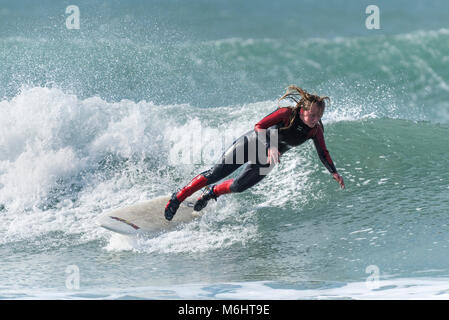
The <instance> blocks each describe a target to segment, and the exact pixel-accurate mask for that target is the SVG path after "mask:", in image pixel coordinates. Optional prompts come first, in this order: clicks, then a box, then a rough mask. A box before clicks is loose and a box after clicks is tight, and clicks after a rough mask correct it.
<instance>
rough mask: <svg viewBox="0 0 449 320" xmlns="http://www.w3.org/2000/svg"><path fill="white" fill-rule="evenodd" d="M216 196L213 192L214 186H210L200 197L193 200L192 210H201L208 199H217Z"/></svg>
mask: <svg viewBox="0 0 449 320" xmlns="http://www.w3.org/2000/svg"><path fill="white" fill-rule="evenodd" d="M217 198H218V196H217V195H216V194H215V193H214V187H213V186H212V187H211V188H209V189H208V190H206V191H205V192H204V193H203V194H202V195H201V197H200V198H199V199H198V200H197V201H196V202H195V205H194V206H193V210H195V211H201V210H203V209H204V208H205V207H206V206H207V203H208V202H209V200H210V199H214V200H215V201H217Z"/></svg>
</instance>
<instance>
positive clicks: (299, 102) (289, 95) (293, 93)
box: [279, 85, 330, 130]
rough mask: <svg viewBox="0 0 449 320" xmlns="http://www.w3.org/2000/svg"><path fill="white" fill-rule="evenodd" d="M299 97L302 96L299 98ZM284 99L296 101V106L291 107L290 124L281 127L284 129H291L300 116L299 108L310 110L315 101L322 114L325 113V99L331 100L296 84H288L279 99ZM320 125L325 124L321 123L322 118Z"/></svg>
mask: <svg viewBox="0 0 449 320" xmlns="http://www.w3.org/2000/svg"><path fill="white" fill-rule="evenodd" d="M299 97H301V98H300V99H298V98H299ZM284 99H290V100H292V101H294V102H295V104H296V106H295V107H294V108H292V107H290V108H292V109H293V113H292V117H291V118H290V123H289V125H288V126H287V127H285V128H281V129H284V130H285V129H289V128H290V127H291V126H292V124H293V121H294V120H295V117H297V116H298V114H299V110H301V108H303V109H304V110H306V111H308V110H310V107H311V106H312V104H314V103H315V104H316V105H317V106H318V108H320V110H321V114H323V113H324V109H325V108H326V103H325V100H328V101H330V98H329V97H321V96H318V95H315V94H310V93H308V92H307V91H305V90H304V89H302V88H299V87H297V86H295V85H290V86H288V87H287V90H286V92H285V94H284V95H283V96H282V97H281V98H280V99H279V101H281V100H284ZM320 125H321V126H323V124H322V123H321V120H320Z"/></svg>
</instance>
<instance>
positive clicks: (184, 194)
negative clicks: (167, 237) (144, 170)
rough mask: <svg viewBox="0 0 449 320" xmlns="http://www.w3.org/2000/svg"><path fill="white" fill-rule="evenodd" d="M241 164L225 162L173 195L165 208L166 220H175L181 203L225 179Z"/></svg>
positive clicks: (198, 176)
mask: <svg viewBox="0 0 449 320" xmlns="http://www.w3.org/2000/svg"><path fill="white" fill-rule="evenodd" d="M240 166H241V164H225V163H224V161H223V162H222V163H220V164H217V165H215V166H213V167H212V168H211V169H209V170H207V171H204V172H202V173H200V174H199V175H197V176H196V177H195V178H193V179H192V181H190V182H189V183H188V184H187V185H186V186H185V187H184V188H182V189H181V190H179V191H178V192H175V193H173V194H172V196H171V198H170V200H169V201H168V203H167V205H166V206H165V218H166V219H167V220H171V219H173V216H174V215H175V213H176V211H177V210H178V208H179V205H180V204H181V202H183V201H184V200H185V199H186V198H188V197H189V196H191V195H192V194H194V193H195V192H196V191H198V190H200V189H201V188H203V187H205V186H207V185H209V184H212V183H215V182H217V181H220V180H221V179H223V178H224V177H226V176H228V175H229V174H231V173H232V172H234V171H235V170H236V169H237V168H238V167H240Z"/></svg>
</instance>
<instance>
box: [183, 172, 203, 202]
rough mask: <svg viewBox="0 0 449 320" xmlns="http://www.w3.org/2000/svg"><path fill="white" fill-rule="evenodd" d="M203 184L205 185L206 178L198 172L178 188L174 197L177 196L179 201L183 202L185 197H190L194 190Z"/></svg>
mask: <svg viewBox="0 0 449 320" xmlns="http://www.w3.org/2000/svg"><path fill="white" fill-rule="evenodd" d="M205 186H207V178H206V177H204V176H203V175H201V174H199V175H197V176H196V177H195V178H193V179H192V181H190V183H189V184H188V185H186V186H185V187H184V188H182V189H181V190H179V192H178V193H177V194H176V198H178V200H179V201H180V202H183V201H184V200H185V199H186V198H187V197H190V196H191V195H192V194H194V193H195V192H196V191H198V190H200V189H201V188H203V187H205Z"/></svg>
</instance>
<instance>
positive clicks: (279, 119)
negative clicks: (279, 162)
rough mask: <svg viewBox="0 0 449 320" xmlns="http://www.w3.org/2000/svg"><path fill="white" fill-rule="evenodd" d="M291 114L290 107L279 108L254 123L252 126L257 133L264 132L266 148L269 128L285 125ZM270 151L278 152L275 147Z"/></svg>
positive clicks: (268, 140)
mask: <svg viewBox="0 0 449 320" xmlns="http://www.w3.org/2000/svg"><path fill="white" fill-rule="evenodd" d="M291 114H292V109H290V108H279V109H277V110H275V111H273V112H272V113H270V114H269V115H267V116H266V117H265V118H263V119H262V120H260V121H259V122H258V123H256V125H255V126H254V131H256V133H257V134H258V135H259V134H263V133H265V138H264V139H265V140H264V141H265V146H266V147H267V148H270V136H271V135H270V130H277V129H279V128H281V127H285V126H287V125H288V123H289V121H290V116H291ZM262 139H263V138H262ZM262 141H263V140H262ZM259 142H260V140H259ZM272 151H273V153H275V154H278V152H277V149H276V150H274V149H273V150H272Z"/></svg>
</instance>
